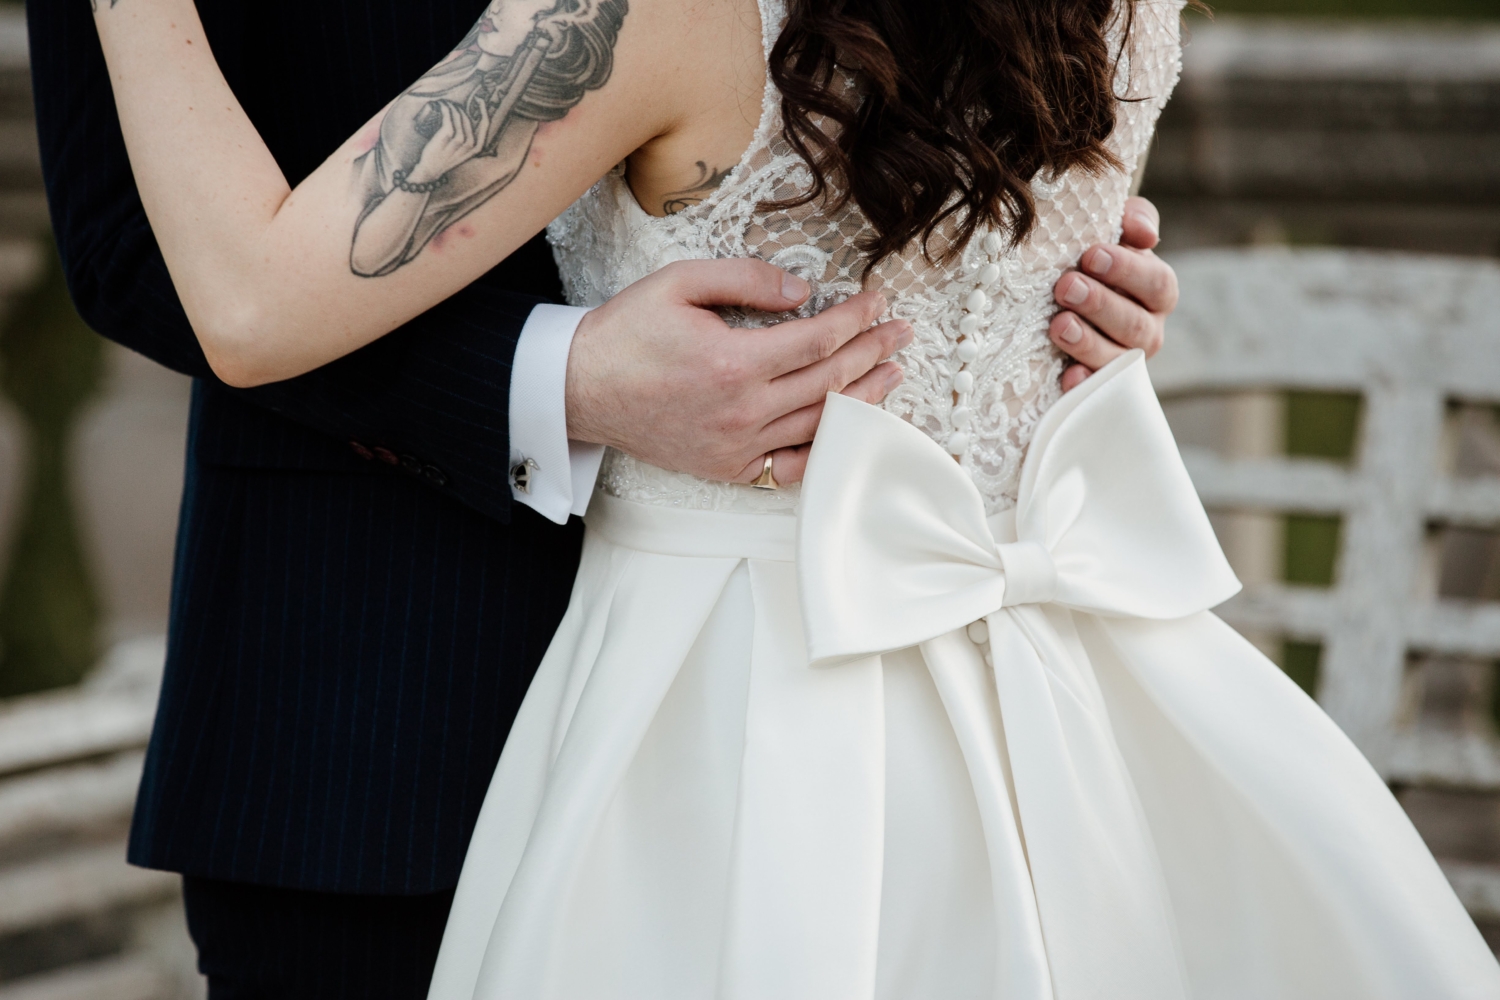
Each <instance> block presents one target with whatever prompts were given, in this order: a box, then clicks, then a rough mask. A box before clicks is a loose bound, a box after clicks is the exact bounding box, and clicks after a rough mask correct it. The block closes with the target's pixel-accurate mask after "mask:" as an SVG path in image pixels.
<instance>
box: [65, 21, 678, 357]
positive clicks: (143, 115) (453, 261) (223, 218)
mask: <svg viewBox="0 0 1500 1000" xmlns="http://www.w3.org/2000/svg"><path fill="white" fill-rule="evenodd" d="M637 3H638V4H640V3H641V0H637ZM644 6H645V7H647V8H648V9H649V8H651V7H652V6H653V5H652V3H651V2H650V0H646V2H645V3H644ZM657 6H661V5H659V4H658V5H657ZM95 9H96V21H97V24H98V28H99V32H100V37H101V41H102V43H103V46H104V52H105V56H106V59H107V60H108V63H109V68H110V76H111V81H112V84H113V87H114V91H115V99H116V103H117V105H118V107H119V112H120V119H121V122H122V125H123V128H124V134H125V139H126V144H127V147H128V149H129V152H130V157H131V164H132V167H133V169H134V171H135V175H136V181H137V184H138V186H139V188H140V191H141V195H142V200H143V202H144V204H145V207H146V211H147V214H148V216H149V218H150V220H151V224H152V227H153V229H154V230H155V231H156V233H157V236H158V239H159V241H160V244H161V247H162V250H163V254H164V256H165V258H166V261H167V264H168V267H169V269H170V271H171V274H172V278H173V281H174V283H175V284H176V286H177V288H178V291H179V293H180V296H181V299H182V302H183V305H184V307H185V308H186V311H187V314H188V316H189V318H190V319H191V321H192V324H193V328H194V330H195V332H196V333H197V335H198V337H199V339H200V341H201V342H202V345H203V348H204V352H205V354H206V355H207V357H208V360H209V362H210V364H211V365H212V366H213V368H214V370H215V372H216V373H217V374H218V375H219V376H220V377H221V378H223V379H224V380H225V381H227V382H230V383H231V384H235V385H242V386H243V385H256V384H261V383H265V382H271V381H278V380H281V379H285V378H290V377H292V376H295V375H299V374H302V373H304V372H307V371H311V370H312V369H315V368H318V367H320V366H322V365H323V364H325V363H327V362H328V361H331V360H333V359H335V358H338V357H341V356H343V355H345V354H347V353H349V352H351V351H353V350H356V349H357V348H359V347H362V346H364V345H365V344H368V343H370V342H371V341H372V340H374V339H376V338H378V337H380V336H382V335H384V334H385V333H387V332H389V331H390V330H392V329H394V328H395V327H397V326H399V325H401V324H402V323H404V322H406V321H407V320H409V319H411V318H413V317H414V316H416V315H418V314H420V313H421V312H423V311H425V310H426V309H428V308H430V307H431V306H433V305H434V304H436V303H438V302H440V301H442V300H443V299H445V298H447V297H448V296H450V295H452V294H453V293H455V292H457V291H458V290H459V289H461V288H463V287H465V286H466V285H468V284H469V283H470V282H472V281H473V280H474V279H475V278H477V277H479V276H480V275H482V274H483V273H484V272H485V271H487V270H488V269H489V268H491V267H493V266H494V265H495V264H496V263H497V262H498V261H500V260H502V259H504V258H505V257H506V256H507V255H508V254H509V253H510V252H511V251H512V250H514V249H515V248H516V247H518V246H520V245H521V244H522V243H524V242H525V241H526V240H527V239H529V238H530V237H531V236H533V235H534V234H535V233H537V232H538V231H540V229H541V228H542V227H543V226H544V225H546V223H547V222H548V221H550V220H551V219H552V218H553V217H554V216H555V215H557V213H558V212H560V211H561V210H562V209H563V208H565V207H566V206H567V205H568V204H570V203H571V202H572V201H573V200H574V199H576V198H577V197H578V196H579V195H580V194H581V193H582V192H583V191H584V190H586V189H587V187H588V186H589V185H590V184H592V183H593V182H594V181H595V180H596V179H597V178H598V177H599V176H601V175H602V174H603V173H604V172H605V171H607V170H608V169H609V168H610V167H611V166H612V165H613V164H615V163H616V162H618V161H619V160H620V159H622V158H623V157H624V156H625V155H626V154H628V153H629V152H631V151H632V150H634V149H636V148H637V147H639V146H641V145H642V144H644V143H645V142H647V141H648V140H650V139H651V138H653V137H654V136H656V135H659V134H661V133H662V132H664V131H665V130H666V129H667V128H668V127H669V125H670V122H671V121H672V109H671V108H670V107H668V106H666V103H665V102H666V101H667V100H668V99H669V98H668V97H667V96H664V95H670V94H671V93H672V92H673V88H671V87H667V86H663V85H662V84H663V82H664V81H663V79H662V78H661V75H660V74H661V73H663V72H664V71H663V70H661V69H658V68H656V67H657V64H659V63H660V62H661V60H660V59H659V58H658V55H659V54H658V53H654V52H653V51H651V50H650V49H649V48H648V47H647V44H646V42H645V41H641V42H639V43H636V42H632V41H631V40H630V39H631V38H634V37H640V38H642V39H645V38H648V37H655V38H662V37H668V38H669V37H670V36H671V32H670V31H665V32H663V31H655V32H652V31H649V30H642V31H638V32H637V33H636V35H634V36H627V35H626V33H625V32H624V31H623V29H624V25H625V21H626V18H627V15H630V16H632V17H633V16H635V15H633V14H631V11H630V8H629V5H628V0H492V2H491V4H490V6H489V7H488V8H487V10H486V11H485V14H484V16H483V17H482V18H481V19H480V22H479V23H478V25H476V27H475V29H474V30H473V31H472V32H471V33H470V34H469V36H468V37H466V38H465V39H464V40H463V41H462V42H461V43H460V44H459V46H458V47H457V48H456V49H455V50H454V52H453V53H452V54H451V55H450V56H449V57H448V58H447V59H445V60H444V61H443V62H441V63H440V64H439V65H438V66H436V67H434V68H433V69H432V70H430V71H429V72H428V73H427V74H425V75H424V76H423V77H422V78H421V79H420V80H418V81H417V82H416V83H415V84H413V86H412V87H411V88H409V89H408V90H407V91H406V92H405V93H403V94H402V95H401V96H399V97H398V98H397V99H396V100H395V101H393V102H392V103H391V104H390V105H389V106H388V107H387V108H386V109H385V110H384V111H382V112H381V114H379V115H377V116H376V117H375V118H374V119H372V120H371V122H370V123H369V124H368V125H367V126H366V127H365V128H364V129H362V130H361V131H360V133H358V134H357V135H356V136H354V137H353V138H351V139H350V140H349V141H347V142H345V143H344V145H343V146H341V147H340V148H339V149H338V150H337V151H336V152H335V153H334V154H333V155H332V156H330V157H329V159H328V160H327V161H326V162H325V163H324V164H323V165H322V166H321V167H319V168H318V170H316V171H315V172H314V173H313V174H312V175H311V176H309V177H308V178H307V179H306V180H305V181H303V182H302V183H301V184H300V185H298V187H297V188H296V189H295V190H292V189H291V188H290V187H289V186H288V184H287V182H286V179H285V177H284V176H283V174H282V172H281V170H280V168H279V167H278V165H277V164H276V162H275V160H274V159H273V158H272V156H271V154H270V153H269V151H268V150H267V149H266V147H265V145H264V143H263V142H262V141H261V139H260V137H259V135H258V134H257V133H256V131H255V128H254V126H253V125H252V124H251V123H250V121H249V119H248V118H247V117H246V115H245V113H244V111H243V110H242V109H241V108H240V106H239V103H238V101H237V100H236V99H235V96H234V94H233V93H232V92H231V91H230V89H229V87H228V85H227V84H226V83H225V81H224V78H223V75H222V74H221V73H220V71H219V68H218V66H217V64H216V63H215V61H214V58H213V55H212V53H211V52H210V51H209V48H208V43H207V41H206V39H205V38H204V34H203V29H202V26H201V24H200V22H199V19H198V15H197V11H196V9H195V7H194V5H193V3H192V0H108V4H107V5H106V4H104V3H99V2H97V0H96V5H95ZM651 16H653V15H652V14H651V13H649V12H648V14H647V16H645V17H643V18H638V20H641V21H643V22H644V23H646V24H648V25H649V24H650V23H651V22H650V19H651ZM622 37H625V38H626V41H625V42H621V38H622ZM678 89H680V88H678ZM310 97H311V99H316V98H317V95H310Z"/></svg>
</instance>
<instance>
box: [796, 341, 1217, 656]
mask: <svg viewBox="0 0 1500 1000" xmlns="http://www.w3.org/2000/svg"><path fill="white" fill-rule="evenodd" d="M1008 520H1009V519H1008V518H1005V517H997V518H993V519H987V518H986V517H985V513H984V501H983V499H982V498H981V497H980V495H979V491H978V489H976V488H975V486H974V484H973V482H972V481H971V480H970V478H969V475H968V473H966V472H965V471H964V470H963V469H962V468H961V467H960V466H959V465H958V463H956V462H954V461H953V459H952V457H950V456H949V455H948V454H947V453H946V452H945V451H943V449H942V448H940V447H939V446H938V445H937V444H936V443H935V442H933V441H932V439H931V438H929V437H927V435H925V434H923V433H922V432H921V431H919V430H917V429H916V428H915V427H913V426H911V425H910V424H908V423H906V422H905V421H903V420H900V419H898V418H896V417H893V416H891V415H890V414H888V413H886V412H884V411H883V410H879V409H877V408H875V407H873V406H869V405H867V404H865V403H861V402H858V401H856V400H853V399H850V398H849V397H847V396H839V395H829V397H828V400H827V402H826V404H825V407H824V411H823V422H822V426H821V427H820V429H819V431H818V437H817V441H816V442H815V443H814V445H813V451H812V455H811V457H810V459H809V461H808V466H807V475H806V478H805V480H804V485H803V491H802V503H801V513H800V521H799V524H798V539H797V547H798V573H799V579H800V585H801V595H802V607H803V615H804V622H805V625H806V628H807V641H808V650H809V652H810V654H811V657H812V660H813V662H814V663H822V662H828V661H836V660H843V659H851V658H855V657H860V656H866V655H869V654H871V653H879V652H884V651H887V650H893V649H902V648H905V647H907V646H915V645H918V644H920V643H922V642H923V641H925V640H927V639H931V638H934V637H936V636H938V635H942V634H943V633H946V632H950V631H952V630H954V629H957V628H961V627H963V626H965V625H967V624H968V623H970V622H973V621H976V620H978V619H981V618H984V617H985V616H987V615H989V614H990V613H991V612H993V611H996V610H998V609H1000V608H1002V607H1014V606H1017V605H1023V604H1046V603H1053V602H1055V603H1057V604H1061V605H1064V606H1067V607H1070V608H1075V609H1078V610H1082V611H1091V612H1094V613H1097V614H1102V615H1108V616H1128V617H1136V618H1153V619H1171V618H1181V617H1184V616H1186V615H1189V614H1192V613H1193V612H1196V611H1202V610H1205V609H1207V608H1211V607H1213V606H1214V605H1216V604H1219V603H1220V602H1222V601H1224V600H1226V599H1227V598H1229V597H1230V596H1231V595H1233V594H1234V593H1235V592H1236V591H1237V590H1238V589H1239V581H1238V580H1236V579H1235V576H1234V573H1233V571H1232V570H1230V568H1229V564H1228V562H1227V561H1225V559H1224V555H1223V553H1222V552H1221V550H1220V549H1219V545H1218V542H1217V540H1216V539H1215V538H1214V533H1213V529H1212V528H1211V527H1210V526H1209V523H1208V516H1207V515H1206V514H1205V513H1204V511H1203V506H1202V504H1201V503H1200V502H1199V500H1198V495H1197V493H1196V492H1195V491H1194V490H1193V485H1192V482H1191V480H1189V478H1188V474H1187V470H1186V469H1185V468H1183V465H1182V459H1181V457H1180V456H1179V454H1178V451H1177V445H1176V443H1175V442H1174V441H1173V439H1172V434H1171V431H1170V430H1168V428H1167V422H1166V418H1165V416H1164V415H1163V414H1162V411H1161V406H1160V404H1159V403H1158V402H1157V400H1156V395H1155V393H1154V392H1153V391H1152V389H1151V383H1150V379H1149V378H1148V377H1147V374H1146V365H1145V359H1144V356H1143V355H1142V354H1141V352H1139V351H1132V352H1130V353H1128V354H1126V355H1124V356H1123V357H1121V358H1118V359H1116V360H1115V361H1114V362H1112V363H1111V364H1109V365H1108V366H1106V367H1105V368H1103V369H1101V370H1100V371H1099V372H1097V373H1096V374H1095V375H1094V376H1093V377H1091V378H1090V379H1089V380H1088V381H1087V382H1085V383H1084V384H1083V385H1082V386H1080V387H1079V388H1077V389H1075V390H1073V391H1072V392H1070V393H1069V394H1067V395H1066V396H1064V397H1063V398H1062V400H1061V401H1060V402H1059V403H1058V404H1057V405H1056V406H1054V407H1053V408H1052V409H1051V410H1050V411H1048V413H1047V414H1046V415H1045V416H1044V417H1043V418H1042V420H1041V422H1040V423H1039V424H1038V426H1037V430H1036V434H1035V436H1034V437H1033V439H1032V442H1031V449H1030V453H1029V454H1028V456H1027V460H1026V464H1025V466H1024V467H1023V470H1022V475H1021V487H1020V496H1019V499H1018V503H1017V505H1016V510H1015V522H1014V525H1015V526H1014V535H1013V536H1012V537H1005V536H1006V535H1009V534H1010V532H1009V531H1007V530H1006V528H1007V527H1008V525H1007V524H1006V522H1007V521H1008Z"/></svg>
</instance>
